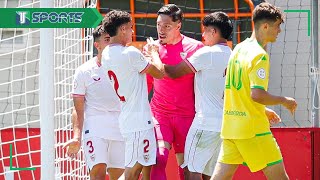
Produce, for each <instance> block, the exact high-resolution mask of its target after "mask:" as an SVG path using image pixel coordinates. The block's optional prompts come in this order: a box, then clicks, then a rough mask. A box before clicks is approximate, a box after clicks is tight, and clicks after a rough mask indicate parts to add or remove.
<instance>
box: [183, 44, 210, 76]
mask: <svg viewBox="0 0 320 180" xmlns="http://www.w3.org/2000/svg"><path fill="white" fill-rule="evenodd" d="M185 62H186V63H187V64H188V66H189V67H190V68H191V69H192V71H193V72H194V73H196V72H197V71H201V70H203V69H206V68H207V67H210V66H212V59H211V52H210V49H209V47H203V48H201V49H199V50H198V51H196V52H195V53H194V54H193V55H192V56H191V57H189V58H188V59H187V60H185Z"/></svg>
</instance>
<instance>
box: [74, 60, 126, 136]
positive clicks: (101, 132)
mask: <svg viewBox="0 0 320 180" xmlns="http://www.w3.org/2000/svg"><path fill="white" fill-rule="evenodd" d="M109 81H110V80H109V79H108V77H106V76H105V74H104V71H103V69H102V68H101V67H100V65H99V64H98V62H97V57H94V58H92V59H91V60H89V61H87V62H86V63H84V64H82V65H81V66H80V67H78V68H77V70H76V72H75V75H74V82H73V92H72V94H73V96H84V98H85V105H84V125H83V133H84V134H85V136H89V137H93V136H96V137H101V138H106V139H112V140H123V138H122V137H121V134H120V130H119V120H118V116H119V114H120V108H121V107H120V101H119V99H118V97H117V95H116V93H115V92H114V90H113V87H112V86H111V85H110V82H109Z"/></svg>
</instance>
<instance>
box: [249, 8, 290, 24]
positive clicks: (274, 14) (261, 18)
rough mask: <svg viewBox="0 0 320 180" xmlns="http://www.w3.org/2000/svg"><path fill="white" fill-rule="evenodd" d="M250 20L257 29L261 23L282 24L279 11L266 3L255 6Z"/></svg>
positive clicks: (281, 15)
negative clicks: (279, 21)
mask: <svg viewBox="0 0 320 180" xmlns="http://www.w3.org/2000/svg"><path fill="white" fill-rule="evenodd" d="M252 20H253V22H254V24H255V25H254V26H255V28H256V27H259V26H260V23H262V22H276V21H277V20H281V23H282V22H284V15H283V13H282V12H281V11H280V9H279V8H278V7H276V6H274V5H272V4H270V3H268V2H263V3H260V4H259V5H257V6H256V7H255V8H254V10H253V12H252Z"/></svg>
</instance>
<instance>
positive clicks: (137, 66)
mask: <svg viewBox="0 0 320 180" xmlns="http://www.w3.org/2000/svg"><path fill="white" fill-rule="evenodd" d="M128 55H129V63H130V65H131V66H132V67H133V69H134V70H136V71H139V72H140V73H144V72H145V71H146V70H147V69H148V67H149V66H150V64H149V62H148V59H147V58H146V57H145V56H144V55H143V54H142V53H141V52H140V51H139V50H138V49H137V48H135V47H133V46H131V47H130V49H129V51H128Z"/></svg>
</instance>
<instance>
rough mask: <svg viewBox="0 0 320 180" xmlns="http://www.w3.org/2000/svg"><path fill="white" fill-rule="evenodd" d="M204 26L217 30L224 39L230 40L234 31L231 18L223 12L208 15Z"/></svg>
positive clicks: (203, 22) (203, 21)
mask: <svg viewBox="0 0 320 180" xmlns="http://www.w3.org/2000/svg"><path fill="white" fill-rule="evenodd" d="M202 25H203V26H205V27H208V26H212V27H214V28H217V29H218V30H219V31H220V33H221V36H222V37H223V38H224V39H228V38H229V37H230V36H231V33H232V30H233V25H232V22H231V20H230V19H229V16H228V15H227V14H226V13H224V12H221V11H218V12H214V13H210V14H207V15H206V16H205V17H204V18H203V20H202Z"/></svg>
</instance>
